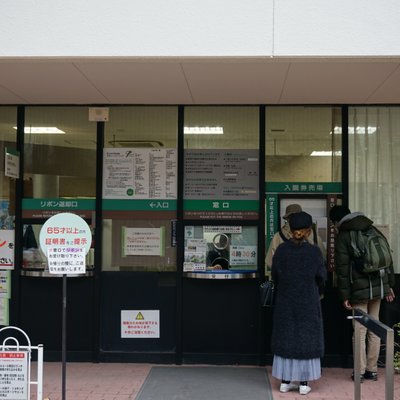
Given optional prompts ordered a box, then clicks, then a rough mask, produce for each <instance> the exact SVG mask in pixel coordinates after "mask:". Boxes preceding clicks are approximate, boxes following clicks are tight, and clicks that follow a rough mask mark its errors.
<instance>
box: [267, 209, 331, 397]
mask: <svg viewBox="0 0 400 400" xmlns="http://www.w3.org/2000/svg"><path fill="white" fill-rule="evenodd" d="M289 224H290V228H291V230H292V233H293V238H292V239H291V240H289V241H287V242H284V243H282V244H281V245H280V246H279V247H278V248H277V250H276V252H275V255H274V258H273V260H272V279H273V280H274V281H275V283H276V285H277V294H276V304H275V311H274V317H273V329H272V353H273V354H274V361H273V367H272V376H274V377H275V378H277V379H280V380H281V381H282V383H281V386H280V391H281V392H288V391H290V390H297V389H298V390H299V393H300V394H307V393H309V392H310V390H311V388H310V386H309V385H308V381H311V380H316V379H319V378H320V376H321V360H320V358H321V357H322V356H323V354H324V336H323V324H322V313H321V302H320V291H321V290H320V289H321V287H322V286H323V283H324V281H325V279H326V268H325V265H324V261H323V258H322V254H321V250H320V249H319V248H318V247H317V246H315V245H313V244H310V243H309V242H308V241H307V236H308V235H309V234H310V232H311V226H312V218H311V215H309V214H307V213H305V212H300V213H296V214H292V215H291V216H290V217H289ZM292 381H299V382H300V385H296V384H294V383H292Z"/></svg>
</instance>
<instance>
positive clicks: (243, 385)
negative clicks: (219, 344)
mask: <svg viewBox="0 0 400 400" xmlns="http://www.w3.org/2000/svg"><path fill="white" fill-rule="evenodd" d="M239 399H240V400H243V399H249V400H250V399H251V400H273V397H272V390H271V385H270V383H269V380H268V375H267V369H266V368H252V367H218V366H210V367H208V366H204V367H203V366H201V367H197V366H183V367H180V366H178V367H176V366H173V367H158V366H157V367H152V368H151V370H150V373H149V375H148V376H147V378H146V380H145V382H144V384H143V386H142V388H141V389H140V391H139V394H138V396H137V397H136V400H239Z"/></svg>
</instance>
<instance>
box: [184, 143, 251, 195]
mask: <svg viewBox="0 0 400 400" xmlns="http://www.w3.org/2000/svg"><path fill="white" fill-rule="evenodd" d="M258 185H259V182H258V150H231V149H229V150H226V149H224V150H200V149H190V150H186V151H185V184H184V196H185V199H201V200H206V199H209V200H215V199H219V200H258Z"/></svg>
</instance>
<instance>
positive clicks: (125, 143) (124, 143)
mask: <svg viewBox="0 0 400 400" xmlns="http://www.w3.org/2000/svg"><path fill="white" fill-rule="evenodd" d="M108 143H109V144H110V145H111V146H113V147H134V148H138V147H144V148H149V147H153V148H159V147H163V146H164V143H163V142H159V141H157V140H111V141H109V142H108Z"/></svg>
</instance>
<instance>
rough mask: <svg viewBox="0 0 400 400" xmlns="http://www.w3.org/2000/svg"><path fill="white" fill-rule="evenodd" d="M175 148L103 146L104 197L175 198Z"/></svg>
mask: <svg viewBox="0 0 400 400" xmlns="http://www.w3.org/2000/svg"><path fill="white" fill-rule="evenodd" d="M176 160H177V152H176V149H136V148H112V149H108V148H107V149H104V161H103V198H104V199H176V198H177V162H176Z"/></svg>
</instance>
